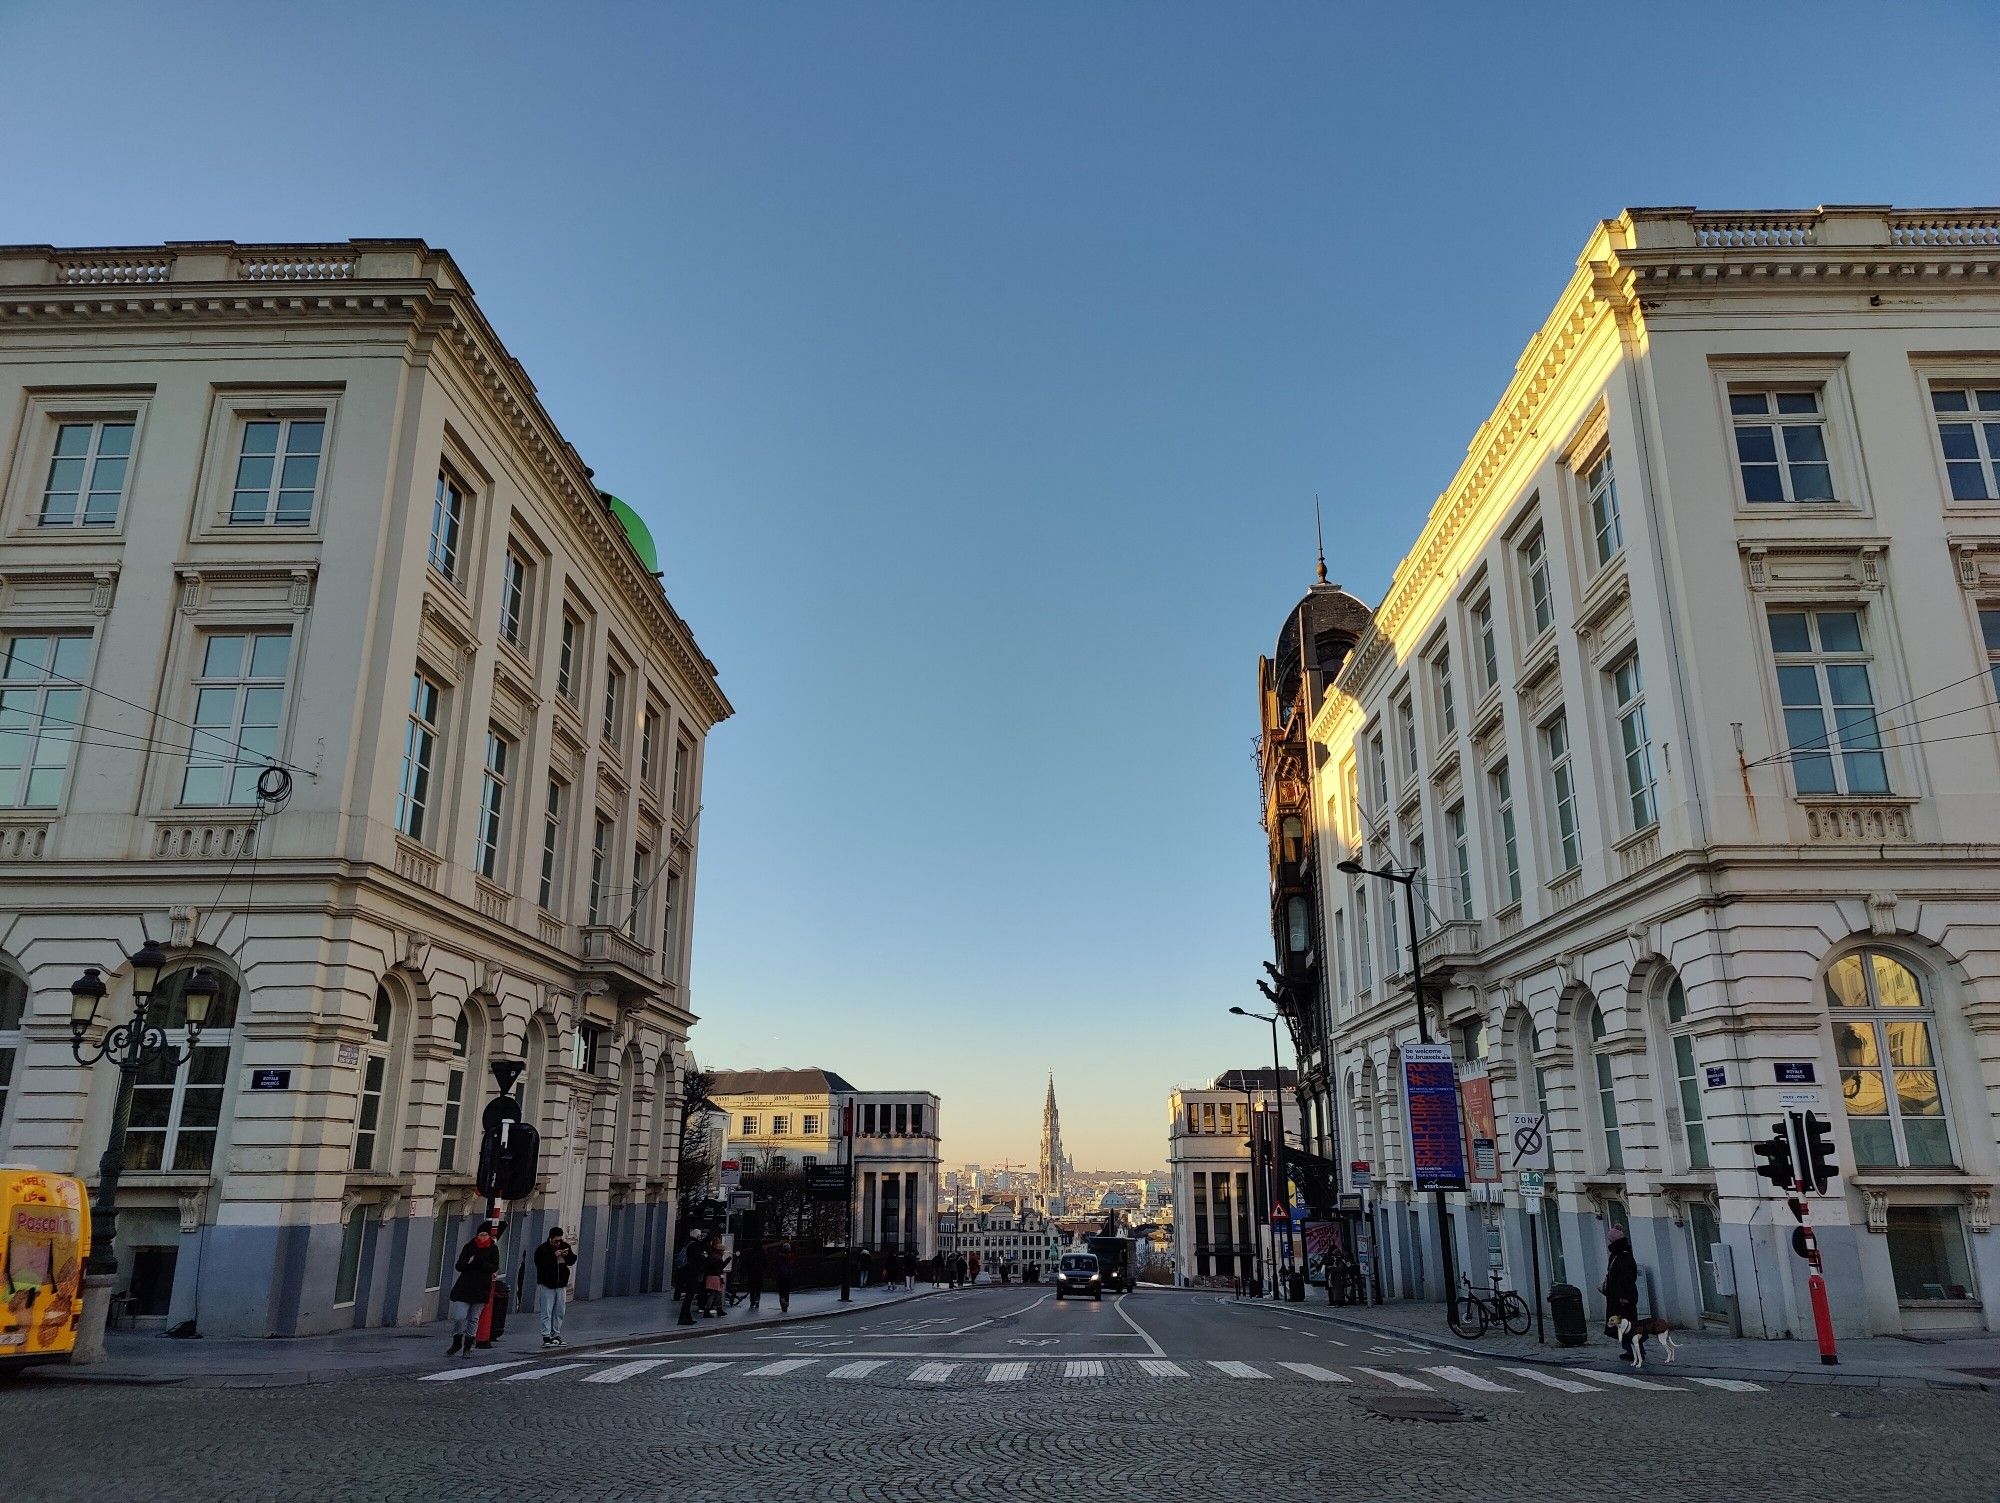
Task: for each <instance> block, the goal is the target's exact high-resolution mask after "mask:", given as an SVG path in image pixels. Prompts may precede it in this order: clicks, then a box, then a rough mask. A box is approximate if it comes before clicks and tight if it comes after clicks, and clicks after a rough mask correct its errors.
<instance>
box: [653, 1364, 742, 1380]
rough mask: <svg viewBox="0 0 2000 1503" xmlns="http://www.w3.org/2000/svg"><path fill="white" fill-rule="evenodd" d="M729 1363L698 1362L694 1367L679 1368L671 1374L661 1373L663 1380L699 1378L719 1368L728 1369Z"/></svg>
mask: <svg viewBox="0 0 2000 1503" xmlns="http://www.w3.org/2000/svg"><path fill="white" fill-rule="evenodd" d="M727 1366H729V1364H728V1363H727V1362H697V1363H695V1364H694V1366H692V1367H677V1368H675V1369H674V1370H673V1371H672V1372H670V1373H661V1374H660V1376H661V1377H663V1378H699V1377H700V1376H701V1375H702V1374H703V1373H712V1372H714V1371H715V1370H716V1369H717V1368H721V1367H727Z"/></svg>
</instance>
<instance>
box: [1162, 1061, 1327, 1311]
mask: <svg viewBox="0 0 2000 1503" xmlns="http://www.w3.org/2000/svg"><path fill="white" fill-rule="evenodd" d="M1274 1084H1275V1085H1277V1087H1278V1088H1277V1089H1273V1086H1274ZM1296 1088H1297V1081H1296V1079H1295V1078H1294V1077H1293V1075H1292V1072H1291V1071H1290V1070H1289V1069H1287V1070H1286V1071H1285V1072H1284V1075H1283V1077H1282V1079H1280V1078H1279V1077H1275V1076H1273V1074H1272V1072H1271V1071H1270V1070H1268V1069H1256V1070H1226V1071H1224V1072H1223V1073H1222V1074H1221V1075H1218V1076H1217V1077H1216V1078H1215V1080H1214V1081H1213V1082H1211V1083H1210V1084H1208V1085H1205V1086H1182V1087H1180V1088H1179V1089H1178V1090H1175V1091H1173V1092H1171V1093H1170V1094H1169V1095H1168V1097H1167V1172H1168V1174H1170V1175H1171V1176H1172V1179H1173V1197H1174V1204H1173V1236H1174V1243H1173V1247H1174V1253H1173V1256H1174V1281H1175V1282H1176V1283H1177V1284H1182V1285H1188V1284H1208V1283H1215V1284H1225V1283H1227V1284H1233V1283H1235V1282H1237V1281H1239V1280H1243V1279H1248V1278H1251V1277H1253V1276H1255V1275H1257V1274H1258V1273H1259V1272H1260V1271H1261V1272H1263V1274H1264V1276H1265V1277H1268V1276H1269V1270H1270V1269H1271V1268H1272V1267H1274V1266H1277V1265H1278V1264H1281V1263H1282V1261H1283V1260H1282V1258H1278V1259H1276V1261H1275V1262H1274V1254H1275V1253H1276V1251H1277V1244H1276V1242H1274V1240H1273V1238H1272V1236H1271V1228H1270V1225H1269V1223H1268V1221H1267V1220H1266V1217H1267V1216H1268V1214H1269V1205H1268V1203H1267V1199H1268V1195H1269V1191H1268V1189H1267V1188H1266V1187H1265V1185H1264V1184H1262V1183H1260V1182H1259V1179H1260V1177H1263V1176H1267V1175H1268V1170H1266V1169H1265V1168H1264V1166H1263V1163H1262V1161H1261V1160H1260V1161H1259V1163H1258V1164H1257V1165H1255V1166H1253V1165H1252V1163H1251V1156H1250V1144H1251V1139H1252V1136H1253V1129H1254V1133H1255V1136H1256V1137H1257V1139H1258V1140H1259V1141H1260V1142H1268V1141H1269V1138H1270V1128H1269V1123H1270V1116H1271V1113H1272V1112H1274V1111H1276V1112H1280V1113H1281V1114H1282V1122H1283V1130H1284V1139H1285V1143H1286V1144H1287V1146H1289V1147H1291V1148H1294V1149H1297V1148H1299V1147H1300V1146H1302V1145H1301V1140H1300V1137H1299V1113H1298V1105H1299V1104H1298V1096H1297V1089H1296Z"/></svg>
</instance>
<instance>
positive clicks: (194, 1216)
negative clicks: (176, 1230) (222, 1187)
mask: <svg viewBox="0 0 2000 1503" xmlns="http://www.w3.org/2000/svg"><path fill="white" fill-rule="evenodd" d="M175 1199H177V1200H178V1201H179V1202H180V1212H181V1230H182V1231H183V1232H198V1231H200V1230H201V1223H202V1218H203V1215H204V1213H205V1212H206V1211H207V1210H208V1187H207V1186H206V1185H202V1186H200V1187H198V1188H190V1189H185V1190H180V1191H177V1192H176V1194H175Z"/></svg>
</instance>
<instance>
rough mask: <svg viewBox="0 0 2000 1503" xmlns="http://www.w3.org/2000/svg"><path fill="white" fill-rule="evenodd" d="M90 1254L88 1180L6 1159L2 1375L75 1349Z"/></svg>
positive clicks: (0, 1244)
mask: <svg viewBox="0 0 2000 1503" xmlns="http://www.w3.org/2000/svg"><path fill="white" fill-rule="evenodd" d="M89 1251H90V1206H89V1203H88V1202H87V1201H85V1199H84V1196H83V1181H82V1180H80V1179H74V1178H72V1177H71V1176H69V1175H67V1174H49V1173H47V1172H45V1171H43V1170H40V1169H24V1168H21V1167H19V1166H16V1165H8V1164H0V1280H4V1282H0V1295H4V1301H3V1302H0V1372H5V1371H8V1370H9V1369H12V1368H16V1367H23V1366H26V1365H27V1364H28V1363H31V1362H59V1361H62V1360H63V1359H65V1358H67V1357H68V1356H69V1354H70V1352H71V1351H73V1350H74V1349H75V1347H76V1328H77V1323H78V1322H79V1321H80V1320H82V1319H83V1260H84V1258H85V1257H86V1256H87V1255H88V1253H89Z"/></svg>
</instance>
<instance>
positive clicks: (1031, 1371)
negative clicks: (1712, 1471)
mask: <svg viewBox="0 0 2000 1503" xmlns="http://www.w3.org/2000/svg"><path fill="white" fill-rule="evenodd" d="M563 1377H567V1378H570V1379H573V1380H575V1381H577V1382H582V1383H594V1384H612V1383H629V1382H633V1381H635V1380H636V1381H642V1382H643V1381H647V1380H661V1379H664V1380H669V1381H672V1380H687V1379H699V1378H713V1379H716V1380H718V1381H720V1380H730V1379H754V1380H762V1379H770V1378H798V1379H801V1380H806V1381H826V1382H832V1383H851V1382H856V1381H858V1380H862V1379H869V1380H873V1381H875V1382H886V1383H906V1384H911V1385H916V1386H919V1387H938V1386H942V1385H948V1384H974V1383H978V1384H994V1385H998V1386H1002V1387H1007V1386H1020V1385H1024V1384H1030V1383H1055V1384H1064V1383H1075V1382H1089V1381H1104V1380H1107V1379H1119V1378H1125V1379H1130V1378H1141V1379H1159V1380H1168V1381H1171V1380H1175V1379H1190V1378H1204V1379H1209V1380H1222V1381H1228V1382H1267V1381H1270V1380H1273V1379H1283V1380H1288V1381H1292V1382H1305V1383H1315V1384H1331V1385H1346V1386H1348V1387H1353V1388H1376V1389H1386V1390H1390V1391H1396V1392H1422V1393H1438V1392H1445V1393H1450V1392H1453V1391H1455V1390H1463V1391H1468V1392H1471V1393H1481V1394H1491V1393H1522V1392H1530V1393H1532V1392H1536V1391H1538V1390H1544V1389H1552V1390H1554V1391H1556V1392H1558V1393H1562V1394H1567V1395H1572V1396H1575V1397H1585V1396H1589V1395H1593V1394H1604V1393H1611V1392H1617V1391H1620V1390H1627V1389H1635V1388H1637V1389H1646V1390H1648V1391H1651V1392H1661V1393H1687V1392H1690V1391H1703V1390H1707V1391H1712V1392H1723V1393H1761V1392H1762V1391H1763V1385H1762V1384H1759V1383H1750V1382H1746V1381H1744V1380H1742V1379H1740V1378H1707V1377H1695V1376H1692V1375H1684V1374H1679V1373H1662V1374H1661V1375H1659V1376H1648V1377H1644V1378H1641V1377H1638V1376H1636V1375H1634V1374H1632V1373H1614V1372H1598V1371H1596V1370H1594V1369H1588V1368H1563V1369H1561V1370H1560V1371H1556V1370H1551V1369H1549V1368H1543V1367H1526V1366H1521V1367H1513V1366H1506V1365H1499V1364H1496V1365H1493V1366H1491V1367H1489V1368H1488V1369H1487V1370H1485V1371H1483V1372H1482V1371H1477V1370H1475V1369H1474V1368H1472V1367H1470V1366H1467V1365H1463V1364H1459V1363H1450V1362H1445V1363H1439V1364H1437V1365H1435V1366H1431V1367H1365V1366H1351V1367H1328V1366H1325V1365H1322V1364H1320V1363H1316V1362H1280V1361H1267V1362H1245V1361H1240V1360H1228V1361H1224V1360H1212V1361H1198V1360H1195V1359H1192V1358H1187V1357H1182V1358H1175V1359H1169V1358H1165V1357H1137V1358H1135V1357H1085V1358H1078V1357H1070V1358H1045V1359H1041V1360H1032V1361H1031V1360H1005V1361H996V1360H991V1359H986V1358H978V1359H974V1358H966V1357H938V1358H932V1359H930V1360H927V1361H915V1360H910V1359H901V1360H898V1359H892V1358H887V1357H867V1358H861V1359H857V1360H849V1359H846V1358H827V1357H782V1358H778V1359H776V1360H767V1359H764V1358H761V1357H759V1358H728V1357H724V1358H712V1359H704V1360H696V1359H693V1358H684V1357H636V1358H634V1357H621V1358H618V1359H616V1360H608V1361H605V1362H603V1363H600V1362H598V1361H595V1360H591V1359H586V1360H583V1361H576V1360H570V1361H566V1362H555V1363H545V1364H541V1365H536V1364H535V1363H534V1362H533V1360H532V1359H529V1358H519V1359H516V1360H514V1361H508V1362H485V1363H479V1364H476V1365H465V1366H453V1367H448V1368H443V1369H441V1370H439V1371H437V1372H431V1373H423V1374H420V1375H418V1381H419V1382H424V1383H464V1382H478V1381H480V1380H482V1379H489V1378H490V1379H492V1380H494V1381H495V1382H500V1383H531V1382H540V1381H542V1380H544V1379H549V1378H563Z"/></svg>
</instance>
